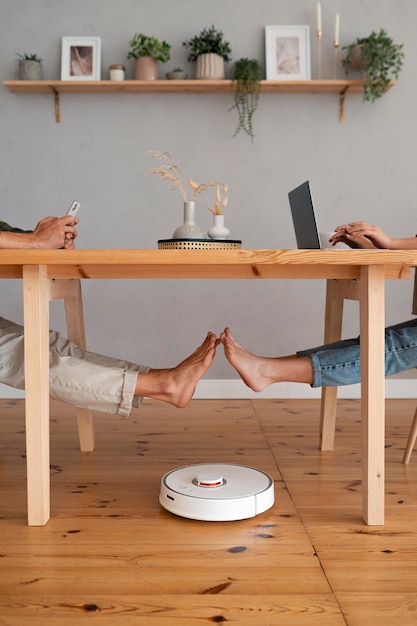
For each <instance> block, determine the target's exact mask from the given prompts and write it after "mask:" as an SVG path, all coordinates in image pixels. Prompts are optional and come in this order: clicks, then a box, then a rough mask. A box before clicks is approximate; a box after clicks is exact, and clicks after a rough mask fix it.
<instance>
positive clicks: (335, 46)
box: [333, 39, 339, 80]
mask: <svg viewBox="0 0 417 626" xmlns="http://www.w3.org/2000/svg"><path fill="white" fill-rule="evenodd" d="M338 53H339V40H338V39H335V40H334V42H333V80H336V78H337V56H338Z"/></svg>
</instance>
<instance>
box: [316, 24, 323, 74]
mask: <svg viewBox="0 0 417 626" xmlns="http://www.w3.org/2000/svg"><path fill="white" fill-rule="evenodd" d="M322 35H323V33H322V31H321V30H319V29H317V75H318V79H319V80H321V38H322Z"/></svg>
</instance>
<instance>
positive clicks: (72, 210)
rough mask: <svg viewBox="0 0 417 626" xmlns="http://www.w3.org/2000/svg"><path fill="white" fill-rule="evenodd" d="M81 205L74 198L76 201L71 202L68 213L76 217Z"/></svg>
mask: <svg viewBox="0 0 417 626" xmlns="http://www.w3.org/2000/svg"><path fill="white" fill-rule="evenodd" d="M80 206H81V204H80V203H79V202H77V201H76V200H74V202H73V203H72V204H71V206H70V208H69V209H68V211H67V213H66V215H72V217H75V216H76V215H77V212H78V209H79V208H80Z"/></svg>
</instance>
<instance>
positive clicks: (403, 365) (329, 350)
mask: <svg viewBox="0 0 417 626" xmlns="http://www.w3.org/2000/svg"><path fill="white" fill-rule="evenodd" d="M297 356H299V357H304V356H309V357H310V359H311V365H312V368H313V384H312V385H311V386H312V387H334V386H342V385H352V384H355V383H360V381H361V368H360V338H359V337H357V338H356V339H347V340H342V341H337V342H335V343H331V344H328V345H326V346H321V347H319V348H312V349H310V350H302V351H300V352H297ZM413 367H417V319H412V320H409V321H407V322H402V323H401V324H396V325H395V326H389V327H388V328H386V329H385V376H391V375H392V374H398V373H399V372H403V371H404V370H408V369H412V368H413Z"/></svg>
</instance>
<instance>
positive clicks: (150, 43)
mask: <svg viewBox="0 0 417 626" xmlns="http://www.w3.org/2000/svg"><path fill="white" fill-rule="evenodd" d="M129 46H130V47H131V50H130V52H129V54H128V55H127V58H128V59H137V58H138V57H152V58H153V59H156V60H157V61H160V62H161V63H166V62H167V61H169V59H170V56H171V45H170V44H169V43H167V42H166V41H160V40H159V39H158V38H157V37H148V36H147V35H144V34H143V33H136V34H135V35H134V36H133V38H132V39H131V41H129Z"/></svg>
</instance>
